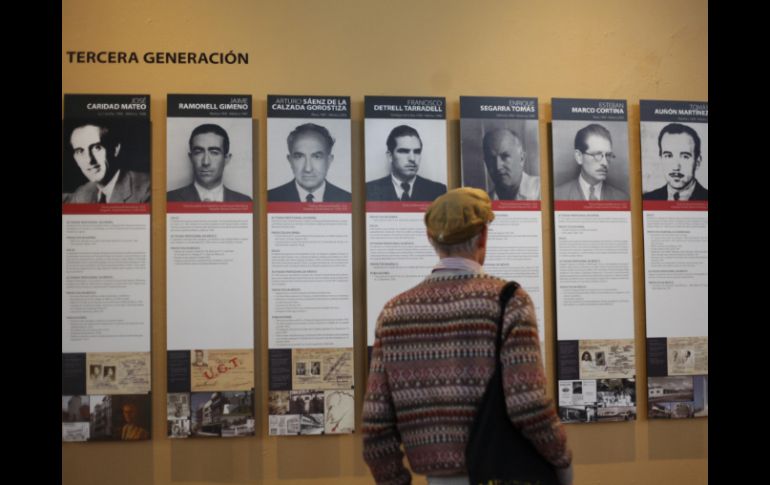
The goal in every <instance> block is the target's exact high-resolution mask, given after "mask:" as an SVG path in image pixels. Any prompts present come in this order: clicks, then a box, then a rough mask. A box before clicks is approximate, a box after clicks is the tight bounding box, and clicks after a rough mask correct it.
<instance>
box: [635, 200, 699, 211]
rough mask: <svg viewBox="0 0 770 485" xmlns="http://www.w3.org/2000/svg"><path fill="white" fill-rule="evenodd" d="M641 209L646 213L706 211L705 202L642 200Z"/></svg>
mask: <svg viewBox="0 0 770 485" xmlns="http://www.w3.org/2000/svg"><path fill="white" fill-rule="evenodd" d="M642 208H643V209H644V210H646V211H706V212H708V210H709V201H707V200H643V201H642Z"/></svg>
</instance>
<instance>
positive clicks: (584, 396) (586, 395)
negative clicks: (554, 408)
mask: <svg viewBox="0 0 770 485" xmlns="http://www.w3.org/2000/svg"><path fill="white" fill-rule="evenodd" d="M595 403H596V381H591V380H586V381H559V406H573V405H584V404H595Z"/></svg>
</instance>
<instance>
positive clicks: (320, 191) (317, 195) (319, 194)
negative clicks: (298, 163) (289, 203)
mask: <svg viewBox="0 0 770 485" xmlns="http://www.w3.org/2000/svg"><path fill="white" fill-rule="evenodd" d="M294 185H296V186H297V192H299V200H300V202H307V194H313V202H323V201H324V193H326V180H324V181H323V183H321V186H320V187H318V188H317V189H315V190H314V191H313V192H308V191H307V190H305V189H304V188H303V187H302V186H301V185H300V184H299V182H297V179H294Z"/></svg>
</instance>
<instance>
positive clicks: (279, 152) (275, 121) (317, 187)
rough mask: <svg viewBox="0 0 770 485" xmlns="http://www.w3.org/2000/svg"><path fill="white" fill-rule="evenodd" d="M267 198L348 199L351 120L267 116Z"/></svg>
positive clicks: (344, 200)
mask: <svg viewBox="0 0 770 485" xmlns="http://www.w3.org/2000/svg"><path fill="white" fill-rule="evenodd" d="M267 131H268V135H267V138H268V139H267V143H268V145H267V159H268V165H267V187H268V191H267V200H268V202H350V201H351V193H350V187H351V171H350V170H351V168H350V120H348V119H331V118H329V119H316V118H309V119H304V118H303V119H299V118H270V119H269V120H268V130H267Z"/></svg>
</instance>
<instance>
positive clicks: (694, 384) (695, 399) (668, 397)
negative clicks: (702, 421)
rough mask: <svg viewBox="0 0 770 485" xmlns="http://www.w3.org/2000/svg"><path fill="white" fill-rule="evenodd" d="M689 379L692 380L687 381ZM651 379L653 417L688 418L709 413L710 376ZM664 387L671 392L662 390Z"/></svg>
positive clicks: (650, 413)
mask: <svg viewBox="0 0 770 485" xmlns="http://www.w3.org/2000/svg"><path fill="white" fill-rule="evenodd" d="M688 379H691V381H690V382H687V381H686V380H688ZM653 380H655V384H654V385H655V388H654V389H653V387H652V386H653V383H652V381H653ZM650 381H651V383H650V390H649V393H650V411H649V417H650V418H651V419H687V418H700V417H706V416H708V415H709V408H708V376H693V377H663V378H650ZM664 387H665V388H667V389H669V391H670V392H668V393H663V392H661V389H663V388H664ZM653 397H654V398H655V400H654V401H653ZM688 397H689V398H690V399H689V400H688V399H687V398H688ZM680 399H681V400H680Z"/></svg>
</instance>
